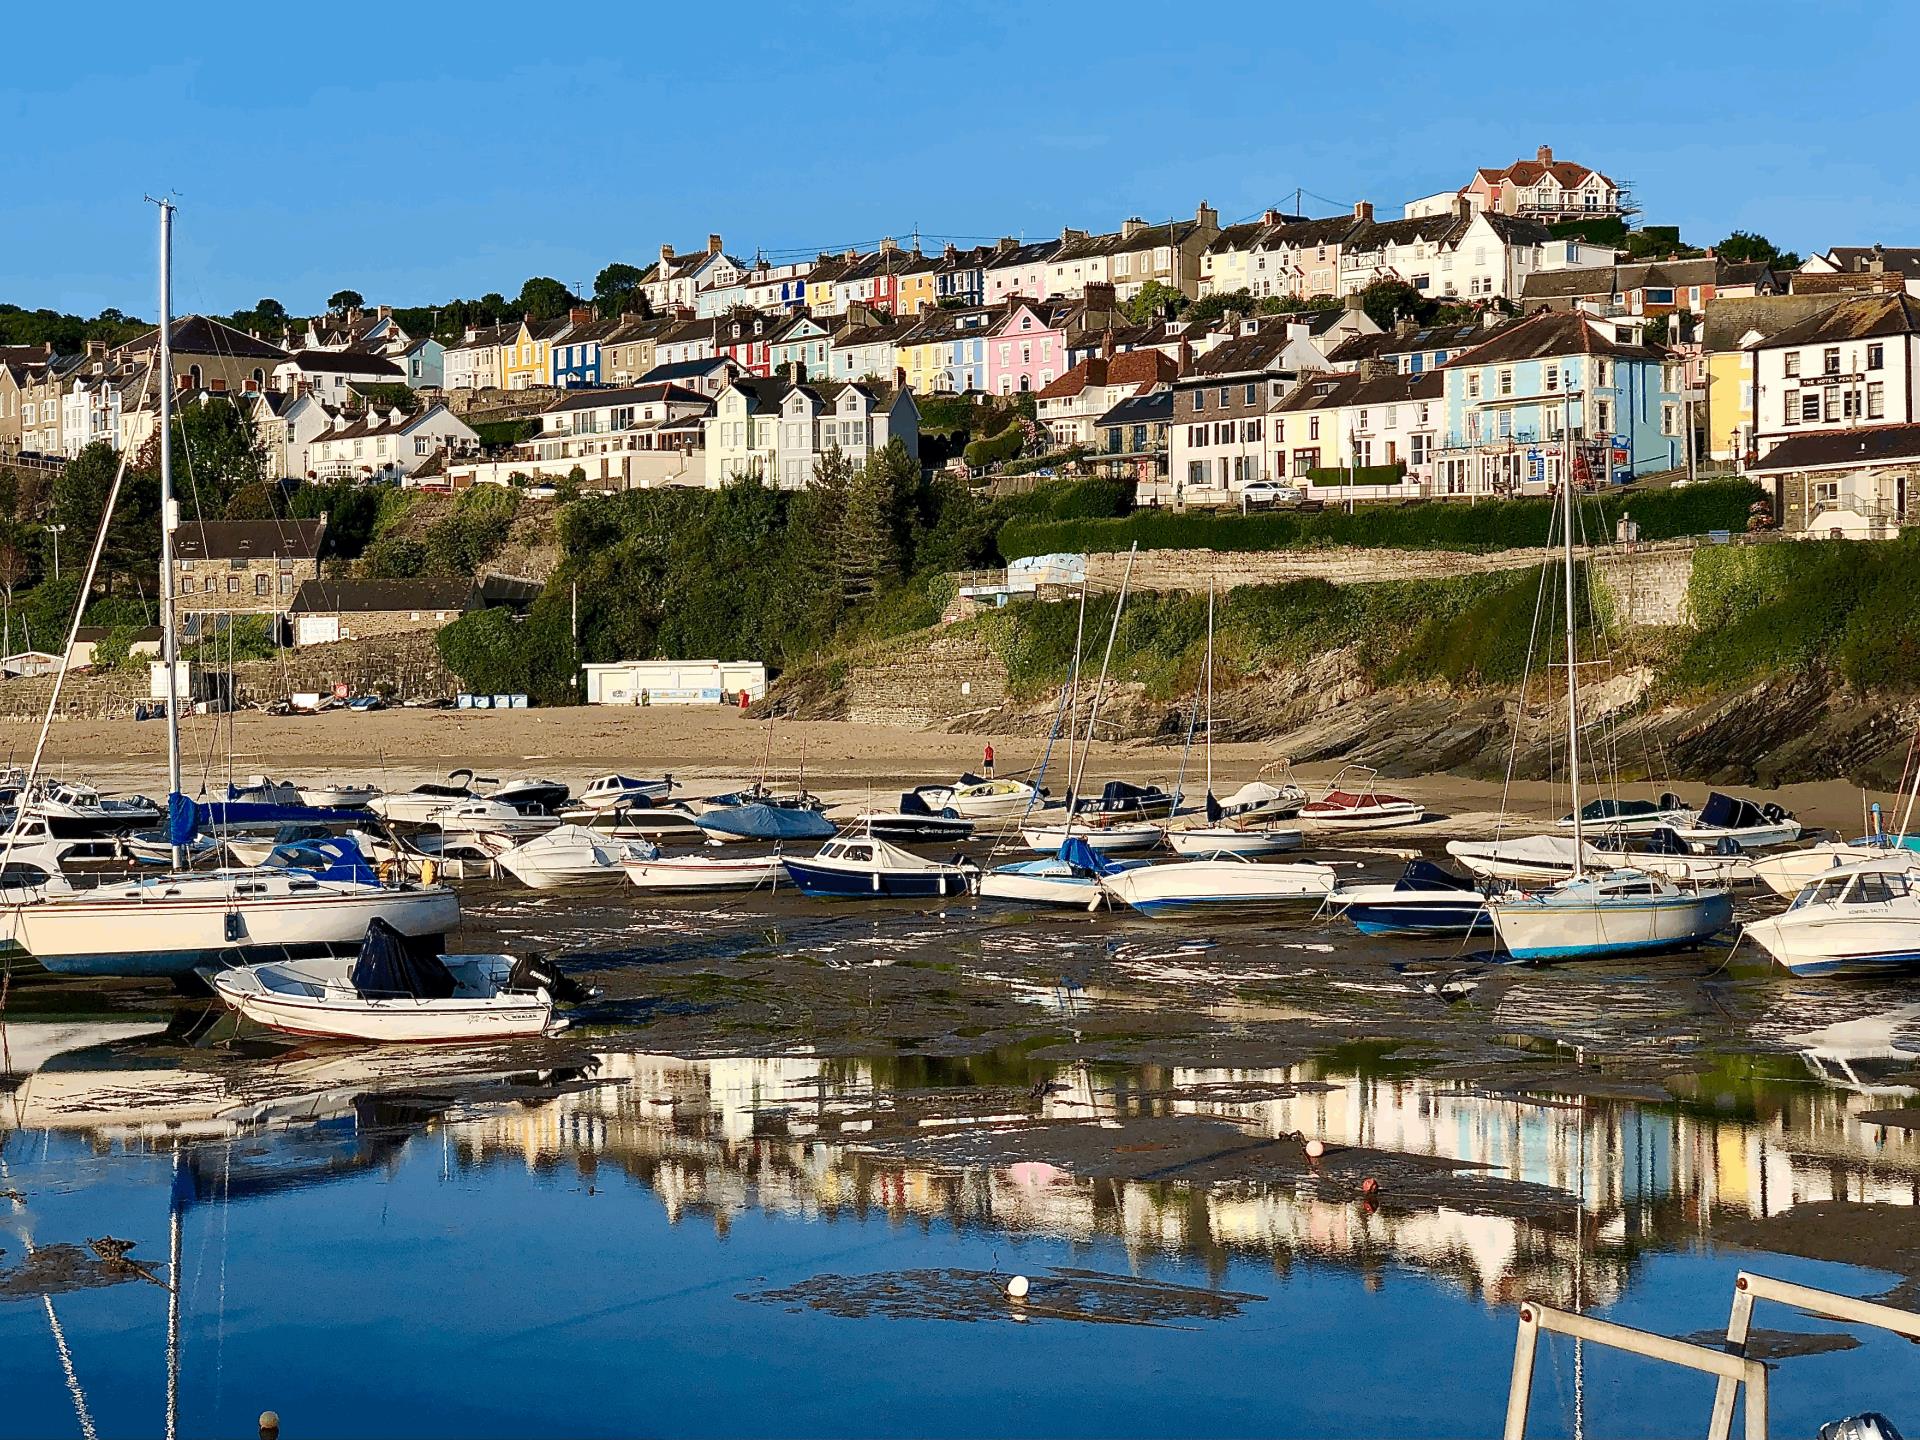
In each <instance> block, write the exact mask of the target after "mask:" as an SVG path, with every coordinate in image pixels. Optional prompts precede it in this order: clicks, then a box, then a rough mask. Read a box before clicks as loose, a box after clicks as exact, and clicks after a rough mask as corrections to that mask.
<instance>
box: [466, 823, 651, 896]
mask: <svg viewBox="0 0 1920 1440" xmlns="http://www.w3.org/2000/svg"><path fill="white" fill-rule="evenodd" d="M635 853H636V852H635V851H634V850H633V848H632V847H631V846H626V845H620V844H615V843H612V842H609V841H608V840H607V838H606V837H605V836H604V835H600V834H598V833H596V832H595V831H592V830H589V829H587V828H586V827H585V826H584V825H561V826H558V827H556V828H555V829H552V830H549V831H547V832H546V833H545V834H544V835H536V836H535V837H534V838H533V839H531V840H527V841H523V842H522V843H521V844H519V845H516V846H514V847H513V848H512V849H511V850H503V851H502V852H501V853H500V855H499V856H498V859H497V862H496V863H498V864H499V866H500V868H501V869H502V870H504V871H506V872H507V874H509V875H511V876H513V878H514V879H516V880H518V881H519V882H520V883H521V884H522V885H525V886H528V887H529V888H531V889H534V890H560V889H565V888H567V887H569V886H574V885H592V884H596V883H602V884H603V883H605V882H606V881H609V880H619V879H622V878H624V875H623V872H622V870H621V868H620V866H621V862H622V861H624V860H626V859H627V858H629V857H630V856H632V855H634V854H635ZM656 853H657V852H656Z"/></svg>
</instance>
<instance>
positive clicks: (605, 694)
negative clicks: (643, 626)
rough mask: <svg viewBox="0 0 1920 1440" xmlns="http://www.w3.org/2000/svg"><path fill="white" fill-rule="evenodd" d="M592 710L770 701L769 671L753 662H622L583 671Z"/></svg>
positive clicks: (584, 666) (587, 666)
mask: <svg viewBox="0 0 1920 1440" xmlns="http://www.w3.org/2000/svg"><path fill="white" fill-rule="evenodd" d="M580 669H581V673H582V674H583V675H584V676H585V678H586V698H587V704H589V705H730V704H737V703H738V702H739V698H740V695H741V692H742V691H744V692H745V693H746V696H747V699H748V700H750V701H752V700H764V699H765V698H766V694H767V667H766V666H765V665H762V664H760V663H759V662H758V661H752V660H620V661H616V662H614V663H613V664H609V665H582V666H581V667H580Z"/></svg>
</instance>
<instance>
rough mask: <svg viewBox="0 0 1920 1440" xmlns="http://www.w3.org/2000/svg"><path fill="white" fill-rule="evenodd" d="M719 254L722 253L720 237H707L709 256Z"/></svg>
mask: <svg viewBox="0 0 1920 1440" xmlns="http://www.w3.org/2000/svg"><path fill="white" fill-rule="evenodd" d="M719 253H720V237H719V236H718V235H709V236H707V254H709V255H718V254H719Z"/></svg>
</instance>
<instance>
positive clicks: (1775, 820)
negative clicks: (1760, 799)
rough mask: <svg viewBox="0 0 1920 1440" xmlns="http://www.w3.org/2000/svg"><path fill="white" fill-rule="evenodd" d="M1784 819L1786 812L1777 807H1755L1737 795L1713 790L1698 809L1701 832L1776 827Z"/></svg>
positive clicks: (1751, 802)
mask: <svg viewBox="0 0 1920 1440" xmlns="http://www.w3.org/2000/svg"><path fill="white" fill-rule="evenodd" d="M1786 818H1787V812H1786V811H1784V810H1782V809H1781V808H1780V807H1779V806H1778V805H1756V804H1755V803H1754V802H1753V801H1751V800H1742V799H1741V798H1740V797H1739V796H1738V795H1728V794H1725V793H1724V792H1722V791H1719V790H1715V791H1714V792H1713V793H1712V794H1711V795H1709V796H1707V803H1706V804H1704V805H1702V806H1701V807H1700V822H1699V824H1700V828H1701V829H1703V830H1706V829H1715V830H1750V829H1755V828H1758V827H1759V826H1762V825H1778V824H1779V823H1780V822H1781V821H1782V820H1784V819H1786Z"/></svg>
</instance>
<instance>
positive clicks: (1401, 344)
mask: <svg viewBox="0 0 1920 1440" xmlns="http://www.w3.org/2000/svg"><path fill="white" fill-rule="evenodd" d="M1505 328H1506V326H1505V325H1502V326H1500V327H1499V328H1498V329H1493V330H1489V329H1488V328H1487V327H1486V326H1485V325H1483V324H1481V323H1480V322H1479V321H1478V320H1463V321H1461V322H1460V323H1459V324H1457V325H1428V326H1425V327H1424V328H1422V329H1419V330H1416V331H1414V332H1413V333H1412V334H1411V335H1397V334H1395V333H1394V332H1393V331H1391V330H1382V331H1380V332H1379V333H1377V334H1373V335H1349V336H1347V337H1346V339H1344V340H1342V341H1341V342H1340V343H1339V344H1338V345H1336V346H1334V348H1333V352H1332V353H1331V354H1330V355H1328V356H1327V363H1328V364H1329V365H1351V364H1355V363H1357V362H1359V361H1361V360H1372V359H1376V358H1378V357H1380V356H1383V355H1412V354H1416V353H1421V352H1425V351H1428V350H1455V349H1458V348H1459V347H1460V346H1462V345H1477V344H1478V343H1480V341H1482V340H1490V339H1492V338H1493V337H1494V336H1495V335H1497V334H1499V333H1500V330H1502V329H1505Z"/></svg>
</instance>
